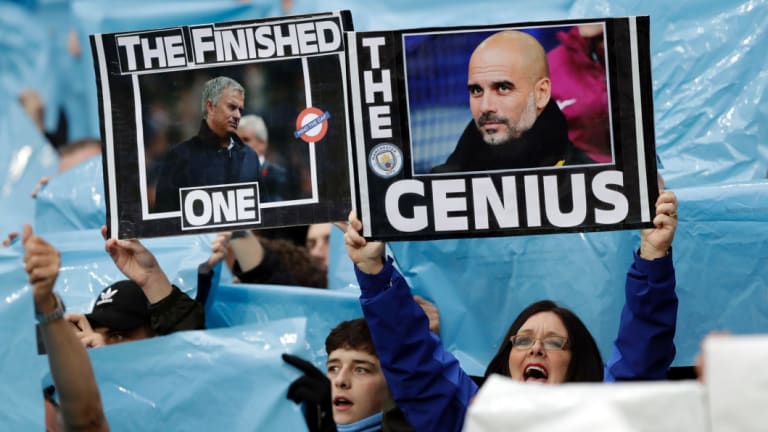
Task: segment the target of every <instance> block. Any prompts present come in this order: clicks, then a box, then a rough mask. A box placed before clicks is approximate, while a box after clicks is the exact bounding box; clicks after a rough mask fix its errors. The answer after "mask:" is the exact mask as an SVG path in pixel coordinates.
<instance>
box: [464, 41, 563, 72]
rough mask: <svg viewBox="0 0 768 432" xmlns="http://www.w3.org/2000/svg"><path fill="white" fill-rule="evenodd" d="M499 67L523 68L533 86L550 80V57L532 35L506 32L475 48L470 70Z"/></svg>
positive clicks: (470, 61)
mask: <svg viewBox="0 0 768 432" xmlns="http://www.w3.org/2000/svg"><path fill="white" fill-rule="evenodd" d="M496 63H501V64H507V65H509V67H516V68H519V69H520V70H521V71H522V72H524V73H526V74H527V75H528V76H529V78H530V79H531V83H535V82H536V81H538V80H540V79H542V78H549V64H548V63H547V53H546V52H545V51H544V47H542V46H541V44H540V43H539V41H537V40H536V38H534V37H533V36H531V35H529V34H528V33H524V32H521V31H517V30H506V31H502V32H498V33H494V34H492V35H490V36H488V37H487V38H486V39H485V40H484V41H482V42H480V45H478V46H477V48H475V51H474V52H473V53H472V57H471V58H470V60H469V69H470V71H471V70H472V67H473V64H474V66H475V67H478V68H482V67H487V66H489V65H493V64H496Z"/></svg>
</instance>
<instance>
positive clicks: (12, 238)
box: [3, 231, 19, 247]
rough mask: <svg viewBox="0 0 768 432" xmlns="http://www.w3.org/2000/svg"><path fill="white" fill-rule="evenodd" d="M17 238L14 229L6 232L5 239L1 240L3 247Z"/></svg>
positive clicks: (17, 234)
mask: <svg viewBox="0 0 768 432" xmlns="http://www.w3.org/2000/svg"><path fill="white" fill-rule="evenodd" d="M17 238H19V233H17V232H16V231H13V232H10V233H8V237H7V238H6V239H5V240H3V247H8V246H10V245H12V244H13V243H14V242H15V241H16V239H17Z"/></svg>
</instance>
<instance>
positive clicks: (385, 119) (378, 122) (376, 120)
mask: <svg viewBox="0 0 768 432" xmlns="http://www.w3.org/2000/svg"><path fill="white" fill-rule="evenodd" d="M368 121H369V123H370V126H371V138H373V139H378V138H390V137H392V128H391V126H392V118H391V117H390V116H389V106H387V105H382V106H371V107H368Z"/></svg>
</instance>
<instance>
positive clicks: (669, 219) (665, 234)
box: [640, 191, 677, 260]
mask: <svg viewBox="0 0 768 432" xmlns="http://www.w3.org/2000/svg"><path fill="white" fill-rule="evenodd" d="M653 225H654V227H653V228H648V229H643V230H641V231H640V256H641V257H642V258H644V259H647V260H653V259H656V258H661V257H663V256H664V255H666V254H667V253H669V248H670V247H671V246H672V239H673V238H674V237H675V230H676V229H677V197H676V196H675V194H674V193H673V192H672V191H663V192H661V194H659V199H657V200H656V216H655V217H654V218H653Z"/></svg>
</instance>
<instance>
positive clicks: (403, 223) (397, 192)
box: [384, 180, 429, 232]
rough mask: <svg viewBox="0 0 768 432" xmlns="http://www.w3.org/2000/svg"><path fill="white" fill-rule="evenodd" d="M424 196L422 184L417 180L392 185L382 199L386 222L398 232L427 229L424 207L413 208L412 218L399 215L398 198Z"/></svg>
mask: <svg viewBox="0 0 768 432" xmlns="http://www.w3.org/2000/svg"><path fill="white" fill-rule="evenodd" d="M409 193H411V194H415V195H419V196H421V197H423V196H424V183H422V182H420V181H418V180H401V181H397V182H394V183H392V184H391V185H390V186H389V188H388V189H387V193H386V196H385V197H384V203H385V210H386V214H387V220H388V221H389V223H390V224H391V225H392V227H393V228H395V229H396V230H398V231H400V232H416V231H421V230H423V229H424V228H426V227H427V225H428V224H429V221H428V219H427V207H426V206H423V205H421V206H414V207H413V217H412V218H407V217H405V216H403V215H402V214H401V213H400V197H402V196H403V195H405V194H409Z"/></svg>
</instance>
